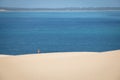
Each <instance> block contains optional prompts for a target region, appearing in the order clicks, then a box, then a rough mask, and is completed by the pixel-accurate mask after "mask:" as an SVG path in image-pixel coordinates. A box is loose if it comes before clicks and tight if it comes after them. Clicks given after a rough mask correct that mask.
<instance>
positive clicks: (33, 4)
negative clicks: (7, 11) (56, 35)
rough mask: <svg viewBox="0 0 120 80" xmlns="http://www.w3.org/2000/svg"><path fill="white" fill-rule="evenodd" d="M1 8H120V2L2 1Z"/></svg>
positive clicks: (104, 0) (75, 0) (98, 0)
mask: <svg viewBox="0 0 120 80" xmlns="http://www.w3.org/2000/svg"><path fill="white" fill-rule="evenodd" d="M0 7H17V8H63V7H120V0H0Z"/></svg>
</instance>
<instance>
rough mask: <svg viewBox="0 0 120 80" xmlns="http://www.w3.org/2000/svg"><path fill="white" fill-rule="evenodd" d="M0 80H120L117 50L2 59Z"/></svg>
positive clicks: (2, 56)
mask: <svg viewBox="0 0 120 80" xmlns="http://www.w3.org/2000/svg"><path fill="white" fill-rule="evenodd" d="M0 80H120V50H116V51H108V52H100V53H97V52H66V53H63V52H61V53H49V54H29V55H19V56H4V55H1V56H0Z"/></svg>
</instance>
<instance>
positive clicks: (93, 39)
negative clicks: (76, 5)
mask: <svg viewBox="0 0 120 80" xmlns="http://www.w3.org/2000/svg"><path fill="white" fill-rule="evenodd" d="M37 49H40V50H41V52H44V53H46V52H73V51H108V50H117V49H120V11H114V12H113V11H111V12H0V53H1V54H27V53H36V52H37Z"/></svg>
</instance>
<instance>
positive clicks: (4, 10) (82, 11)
mask: <svg viewBox="0 0 120 80" xmlns="http://www.w3.org/2000/svg"><path fill="white" fill-rule="evenodd" d="M103 11H106V12H107V11H120V10H4V11H2V10H0V12H103Z"/></svg>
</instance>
